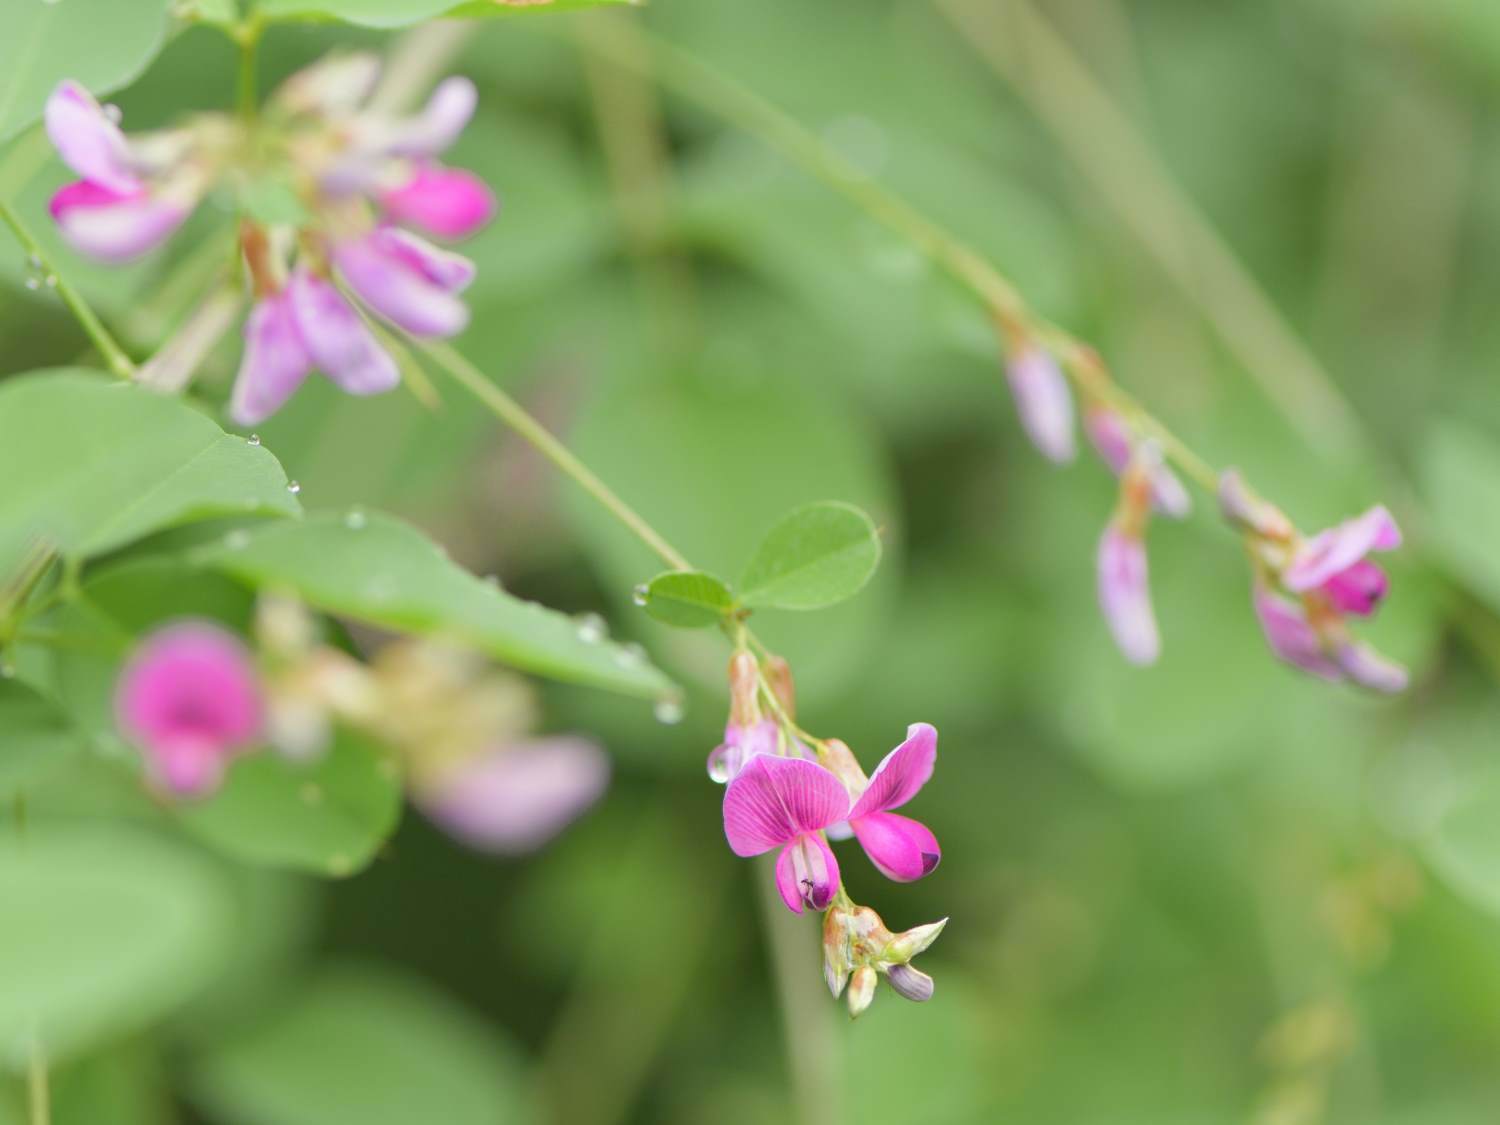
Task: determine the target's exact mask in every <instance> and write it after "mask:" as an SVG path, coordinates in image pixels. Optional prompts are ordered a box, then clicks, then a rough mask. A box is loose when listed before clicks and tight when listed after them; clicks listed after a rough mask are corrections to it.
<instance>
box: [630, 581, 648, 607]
mask: <svg viewBox="0 0 1500 1125" xmlns="http://www.w3.org/2000/svg"><path fill="white" fill-rule="evenodd" d="M650 596H651V587H649V586H647V585H646V584H645V583H644V582H642V583H641V584H640V585H639V586H637V587H636V588H635V589H634V590H631V591H630V600H631V601H633V602H635V604H636V605H641V606H643V605H645V604H646V600H647V599H648V598H649V597H650Z"/></svg>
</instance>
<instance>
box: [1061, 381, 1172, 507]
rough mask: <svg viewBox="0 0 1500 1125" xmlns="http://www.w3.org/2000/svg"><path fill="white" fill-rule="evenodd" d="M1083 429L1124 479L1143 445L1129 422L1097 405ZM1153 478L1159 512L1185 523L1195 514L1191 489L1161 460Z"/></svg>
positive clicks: (1154, 467)
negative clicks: (1135, 435)
mask: <svg viewBox="0 0 1500 1125" xmlns="http://www.w3.org/2000/svg"><path fill="white" fill-rule="evenodd" d="M1083 428H1084V432H1085V433H1087V434H1088V436H1089V443H1090V444H1091V445H1093V447H1094V450H1095V452H1097V453H1098V454H1099V456H1100V458H1102V459H1103V461H1104V463H1105V464H1106V465H1108V466H1109V467H1110V470H1111V471H1112V472H1113V473H1114V474H1115V476H1117V477H1118V476H1121V475H1122V474H1123V473H1124V472H1125V470H1126V469H1127V468H1128V467H1129V465H1130V459H1131V458H1132V457H1133V456H1134V455H1135V451H1136V447H1137V446H1138V445H1139V444H1140V443H1139V442H1138V441H1137V440H1136V439H1135V438H1134V437H1133V436H1132V434H1131V432H1130V428H1129V427H1128V426H1127V425H1126V424H1125V420H1124V419H1123V418H1121V417H1120V416H1119V415H1118V414H1116V413H1115V412H1114V411H1113V410H1110V409H1108V408H1106V407H1103V406H1098V405H1094V406H1090V407H1089V409H1088V411H1087V413H1086V414H1085V415H1084V420H1083ZM1150 477H1151V502H1152V504H1153V506H1154V507H1155V508H1156V510H1157V511H1158V512H1161V513H1162V514H1163V515H1166V516H1172V517H1173V518H1174V519H1182V518H1184V517H1185V516H1187V515H1188V513H1189V512H1191V511H1192V510H1193V498H1192V497H1191V496H1190V495H1188V490H1187V488H1186V487H1185V486H1184V485H1183V483H1182V481H1181V480H1179V479H1178V478H1177V474H1176V473H1174V472H1173V471H1172V470H1171V469H1169V468H1168V467H1167V466H1166V465H1165V464H1164V463H1162V461H1161V460H1160V459H1159V458H1158V459H1156V460H1155V461H1154V462H1153V463H1152V465H1151V466H1150Z"/></svg>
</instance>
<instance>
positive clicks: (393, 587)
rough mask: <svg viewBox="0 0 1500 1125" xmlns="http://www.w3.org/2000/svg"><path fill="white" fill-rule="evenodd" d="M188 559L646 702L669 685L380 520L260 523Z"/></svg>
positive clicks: (624, 654) (564, 620) (626, 652)
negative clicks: (639, 698)
mask: <svg viewBox="0 0 1500 1125" xmlns="http://www.w3.org/2000/svg"><path fill="white" fill-rule="evenodd" d="M190 557H191V558H192V559H193V560H194V561H196V562H198V563H200V564H202V565H205V566H211V567H214V568H216V569H218V570H221V571H223V572H225V573H227V574H231V575H233V576H234V577H236V578H239V579H241V580H242V581H246V582H250V583H253V584H254V585H256V586H271V587H284V588H286V589H289V590H292V591H293V592H295V593H296V594H297V595H298V596H299V597H301V598H302V599H303V600H304V601H306V602H307V603H308V604H309V605H312V606H315V607H316V608H318V609H321V610H325V611H326V612H329V613H335V614H339V615H342V616H344V617H350V618H354V619H356V620H359V621H364V622H367V623H369V624H372V625H379V626H382V627H384V628H387V629H395V630H399V631H400V632H404V633H420V634H437V635H441V636H446V637H451V638H453V639H455V640H459V641H464V642H467V643H469V644H472V645H475V646H476V647H479V648H482V649H484V650H485V651H487V652H489V653H490V654H491V655H492V656H494V657H496V658H497V659H499V660H503V661H505V662H506V663H507V664H510V665H511V666H513V667H515V668H518V669H520V670H522V671H526V672H534V673H536V674H537V675H541V676H549V677H551V678H553V679H558V680H565V681H569V682H575V683H583V684H589V685H592V686H594V687H602V688H608V689H610V690H613V691H620V692H625V693H627V694H632V695H639V696H645V697H651V698H655V697H657V696H661V695H664V694H667V693H669V692H671V691H672V684H671V682H670V681H669V680H668V679H667V678H666V677H665V676H663V675H662V674H661V673H660V672H659V671H657V670H656V669H655V668H653V667H652V666H651V665H650V664H649V663H647V662H646V660H645V659H644V658H643V657H641V656H639V654H638V653H636V652H635V650H632V649H624V648H621V647H620V646H618V645H615V644H612V643H609V642H605V641H602V640H598V639H596V638H595V637H594V636H593V635H592V633H591V631H590V630H586V629H580V628H579V627H578V624H577V623H576V622H575V621H574V620H573V619H572V618H570V617H568V616H567V615H566V614H562V613H558V612H556V611H555V610H550V609H546V608H545V607H543V606H540V605H537V604H535V603H533V602H524V601H522V600H521V599H519V598H516V597H513V596H511V595H510V594H507V593H506V592H505V591H504V590H502V589H500V587H499V586H497V585H494V584H492V583H489V582H485V581H482V580H480V579H478V578H475V577H474V576H473V575H472V574H469V573H468V572H467V571H465V570H464V569H462V568H461V567H459V566H457V565H456V564H455V563H453V562H452V561H451V560H450V559H449V558H448V557H447V555H446V554H444V553H443V551H442V549H441V548H440V547H438V546H437V544H435V543H433V542H432V541H431V540H430V539H428V538H427V537H426V536H424V535H423V534H422V533H421V532H420V531H418V530H417V529H416V528H414V527H412V526H411V525H410V524H406V523H403V522H401V521H400V520H397V519H394V518H392V517H390V516H385V515H380V514H378V513H373V512H372V513H369V514H368V515H366V514H365V513H362V512H361V513H359V514H358V515H357V516H355V515H351V516H339V515H321V516H316V517H311V518H308V519H305V520H298V521H278V522H275V523H265V524H262V525H260V526H259V527H253V528H245V529H242V530H240V531H237V532H234V533H231V534H230V535H227V536H225V539H224V541H223V542H222V543H219V544H217V545H214V546H212V547H206V548H201V549H199V550H197V551H195V552H193V554H192V555H191V556H190Z"/></svg>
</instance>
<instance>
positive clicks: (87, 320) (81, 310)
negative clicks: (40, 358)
mask: <svg viewBox="0 0 1500 1125" xmlns="http://www.w3.org/2000/svg"><path fill="white" fill-rule="evenodd" d="M0 220H3V221H4V223H5V225H6V226H8V227H9V228H10V230H11V233H12V234H14V235H15V236H16V241H17V242H19V243H20V244H21V249H22V250H24V251H25V252H26V255H27V258H28V259H29V260H30V261H31V263H32V264H33V265H35V266H37V267H39V268H40V269H41V271H42V272H43V273H44V274H45V276H46V277H47V278H48V279H49V281H54V280H55V286H54V287H55V288H56V289H57V295H58V296H59V297H61V298H62V301H63V304H65V305H67V306H68V311H69V312H71V313H72V314H73V317H74V319H75V320H77V321H78V325H79V327H80V328H82V329H83V331H84V334H85V335H86V336H88V338H89V339H90V340H91V341H93V344H94V347H95V348H96V349H97V350H98V352H99V355H100V357H101V358H102V359H103V360H104V362H105V365H106V366H107V367H108V368H109V369H110V371H111V372H112V373H113V374H115V375H118V376H119V377H120V378H121V379H131V378H134V377H135V364H133V363H131V362H130V357H129V356H128V355H126V354H125V351H124V349H123V348H121V347H120V345H119V344H117V343H116V342H115V339H114V337H113V336H111V335H110V334H109V330H108V329H106V328H105V327H104V325H103V324H102V323H101V322H100V320H99V318H98V317H97V316H95V315H94V310H93V309H91V308H89V305H88V302H87V301H85V300H84V299H83V297H82V296H80V295H79V293H78V291H77V290H76V289H74V288H73V287H72V286H71V285H69V284H68V283H67V282H66V281H64V280H63V278H62V275H61V274H59V273H58V272H57V270H55V269H53V268H52V263H51V262H49V261H48V260H47V257H46V255H45V254H44V253H43V252H42V247H41V245H40V244H39V243H38V242H37V240H36V238H35V237H34V236H33V235H32V233H31V232H30V231H29V230H27V229H26V225H25V224H24V223H23V222H21V217H20V216H19V215H17V214H16V212H15V209H14V208H13V207H11V205H10V204H9V203H8V202H6V201H5V200H3V199H0Z"/></svg>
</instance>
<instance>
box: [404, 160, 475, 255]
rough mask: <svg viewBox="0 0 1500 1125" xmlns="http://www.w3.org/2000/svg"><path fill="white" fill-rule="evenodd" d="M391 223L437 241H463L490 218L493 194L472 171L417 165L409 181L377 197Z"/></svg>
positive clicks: (425, 164) (432, 164) (436, 165)
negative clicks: (413, 229) (439, 239)
mask: <svg viewBox="0 0 1500 1125" xmlns="http://www.w3.org/2000/svg"><path fill="white" fill-rule="evenodd" d="M380 206H381V209H382V210H384V211H385V215H386V218H388V219H390V220H391V221H392V222H396V223H403V224H405V225H406V226H409V227H416V228H418V229H419V230H423V231H426V232H427V233H428V234H431V235H434V236H436V237H437V238H448V239H458V238H467V237H468V236H469V235H471V234H473V233H474V232H476V231H477V230H479V228H480V227H482V226H484V225H485V224H486V223H487V222H489V221H490V219H492V218H493V217H494V214H495V206H496V204H495V193H494V192H492V191H491V190H490V189H489V185H488V184H486V183H485V182H484V181H483V180H481V179H480V178H479V177H478V176H476V175H475V174H474V173H473V172H465V171H463V170H462V169H458V168H445V167H443V166H442V165H441V164H435V163H424V164H419V165H417V167H416V169H415V170H414V171H413V172H412V175H411V178H410V179H408V180H407V181H406V182H405V183H403V184H401V185H400V186H399V187H394V188H391V189H390V190H388V191H386V192H383V193H382V194H381V196H380Z"/></svg>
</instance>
